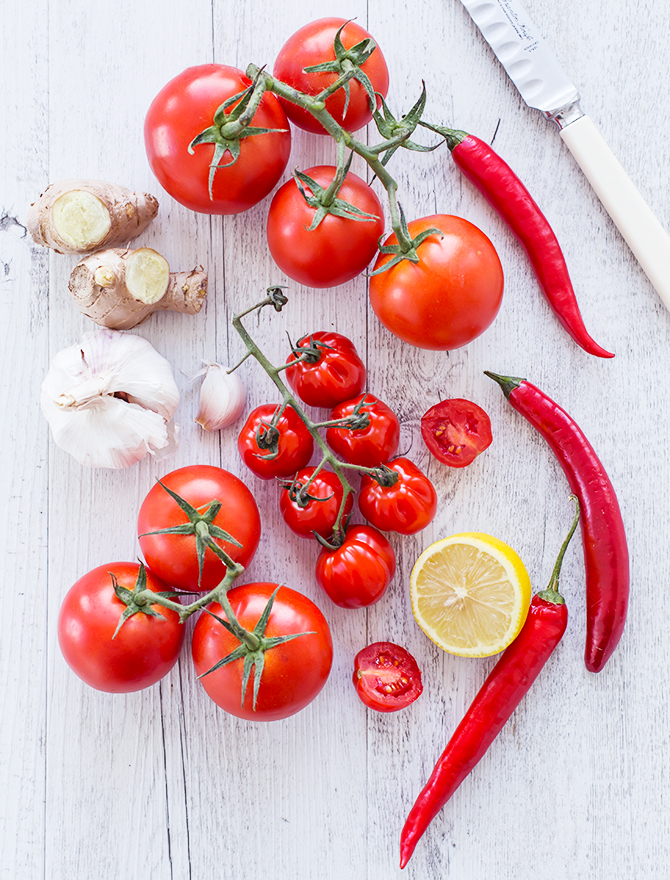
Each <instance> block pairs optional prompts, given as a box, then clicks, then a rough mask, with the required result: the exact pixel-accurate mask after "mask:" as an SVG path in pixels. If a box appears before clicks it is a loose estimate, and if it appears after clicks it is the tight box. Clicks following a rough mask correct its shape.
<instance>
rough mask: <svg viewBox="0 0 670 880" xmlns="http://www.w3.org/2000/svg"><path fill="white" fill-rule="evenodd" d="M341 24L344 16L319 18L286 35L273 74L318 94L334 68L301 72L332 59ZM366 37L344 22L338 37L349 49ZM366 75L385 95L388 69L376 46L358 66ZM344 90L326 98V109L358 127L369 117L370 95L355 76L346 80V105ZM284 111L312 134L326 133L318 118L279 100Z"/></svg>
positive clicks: (341, 122)
mask: <svg viewBox="0 0 670 880" xmlns="http://www.w3.org/2000/svg"><path fill="white" fill-rule="evenodd" d="M343 24H345V19H344V18H320V19H318V21H312V22H310V23H309V24H306V25H305V26H304V27H301V28H300V30H299V31H296V32H295V33H294V34H293V36H291V37H289V39H288V40H287V41H286V43H285V44H284V45H283V46H282V48H281V49H280V51H279V55H277V60H276V61H275V65H274V70H273V76H275V77H276V78H277V79H279V80H281V81H282V82H284V83H286V84H287V85H289V86H292V87H293V88H294V89H298V90H299V91H301V92H305V93H306V94H308V95H318V94H319V93H320V92H322V91H323V90H324V89H327V88H328V86H330V85H332V84H333V83H334V82H335V80H336V79H337V78H338V75H339V74H337V73H336V72H329V71H325V72H318V71H317V72H316V73H314V72H311V73H308V72H305V68H306V67H312V66H313V65H316V64H324V63H326V62H329V61H334V60H335V49H334V42H335V35H336V34H337V32H338V30H339V29H340V28H341V27H342V25H343ZM368 38H370V34H369V33H368V32H367V31H365V30H363V28H362V27H361V26H360V25H358V24H356V22H353V21H350V22H348V23H347V24H346V25H345V27H344V29H343V31H342V33H341V34H340V39H341V40H342V44H343V45H344V48H345V49H351V48H352V47H353V46H355V45H356V44H358V43H360V42H361V41H363V40H365V39H368ZM361 70H363V72H364V73H365V74H366V75H367V77H368V79H369V80H370V83H371V84H372V88H373V90H374V91H375V92H376V93H377V94H379V95H382V96H383V97H386V94H387V92H388V88H389V73H388V68H387V66H386V61H385V60H384V56H383V55H382V53H381V49H380V48H379V47H378V46H377V48H376V49H375V50H374V52H373V53H372V55H371V56H370V57H369V58H368V60H367V61H365V62H364V64H363V65H362V67H361ZM345 103H346V94H345V92H344V89H338V91H337V92H335V94H333V95H331V96H330V97H329V98H328V99H327V100H326V110H327V111H328V112H329V113H330V115H331V116H332V117H333V118H334V119H335V121H336V122H337V123H338V124H339V125H341V126H343V127H344V128H346V129H347V131H358V129H359V128H363V126H364V125H367V124H368V122H370V120H371V119H372V113H371V112H370V99H369V98H368V95H367V92H366V91H365V89H364V88H363V86H362V85H361V84H360V83H359V82H357V81H356V80H351V81H350V82H349V103H348V105H347V107H346V114H345ZM282 105H283V107H284V110H285V111H286V115H287V116H288V118H289V119H290V120H291V122H293V123H295V125H297V126H298V127H299V128H303V129H305V131H311V132H314V133H315V134H326V130H325V129H324V128H323V126H322V125H321V123H320V122H317V120H316V119H315V118H314V117H313V116H312V114H311V113H309V111H307V110H303V109H302V108H301V107H298V106H296V105H295V104H291V102H290V101H282Z"/></svg>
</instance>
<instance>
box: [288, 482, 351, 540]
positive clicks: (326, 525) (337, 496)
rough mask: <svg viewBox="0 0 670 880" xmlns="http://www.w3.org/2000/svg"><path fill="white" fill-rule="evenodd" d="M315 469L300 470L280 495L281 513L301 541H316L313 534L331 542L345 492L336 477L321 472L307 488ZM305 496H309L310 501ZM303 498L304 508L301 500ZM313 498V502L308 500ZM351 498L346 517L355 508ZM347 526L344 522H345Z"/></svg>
mask: <svg viewBox="0 0 670 880" xmlns="http://www.w3.org/2000/svg"><path fill="white" fill-rule="evenodd" d="M315 470H316V468H315V467H306V468H303V469H302V470H300V471H298V473H297V474H296V475H295V477H294V479H293V481H292V482H291V483H288V484H285V485H284V488H283V489H282V491H281V495H280V496H279V510H280V511H281V515H282V516H283V517H284V520H285V522H286V524H287V526H288V527H289V528H290V529H291V530H292V531H294V532H295V533H296V535H300V537H301V538H314V534H313V533H314V532H317V533H318V534H319V535H321V537H322V538H326V540H327V539H329V538H330V537H331V536H332V534H333V527H334V526H335V523H336V521H337V514H338V512H339V509H340V505H341V504H342V497H343V495H344V490H343V488H342V483H341V482H340V480H339V478H338V476H337V474H335V473H333V471H326V470H320V471H319V473H318V474H317V475H316V477H315V478H314V479H313V480H312V482H311V483H310V484H309V486H307V485H306V484H307V482H308V481H309V479H310V477H311V476H312V474H313V473H314V472H315ZM306 496H309V498H307V497H306ZM301 498H304V499H305V501H304V502H303V503H304V506H301V504H300V500H301ZM309 499H314V500H309ZM353 504H354V502H353V498H352V496H351V495H349V497H348V498H347V501H346V505H345V509H344V516H345V517H346V516H347V515H348V514H349V512H350V511H351V508H352V507H353ZM343 525H344V523H343Z"/></svg>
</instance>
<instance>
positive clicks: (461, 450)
mask: <svg viewBox="0 0 670 880" xmlns="http://www.w3.org/2000/svg"><path fill="white" fill-rule="evenodd" d="M421 436H422V437H423V439H424V442H425V444H426V446H427V447H428V449H430V451H431V452H432V454H433V455H434V456H435V458H437V459H438V461H442V462H444V464H446V465H449V467H455V468H461V467H465V466H466V465H468V464H470V463H471V462H473V461H474V460H475V458H477V456H478V455H479V453H480V452H483V451H484V450H485V449H488V447H489V446H490V445H491V441H492V439H493V435H492V434H491V419H490V418H489V417H488V415H487V413H486V412H485V411H484V410H483V409H482V408H481V406H477V404H476V403H472V401H470V400H463V399H462V398H453V399H452V400H442V401H440V403H436V404H435V406H431V408H430V409H429V410H428V411H427V412H425V413H424V414H423V416H422V417H421Z"/></svg>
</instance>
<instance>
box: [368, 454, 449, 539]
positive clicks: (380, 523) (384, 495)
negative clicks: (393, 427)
mask: <svg viewBox="0 0 670 880" xmlns="http://www.w3.org/2000/svg"><path fill="white" fill-rule="evenodd" d="M386 466H387V467H388V468H390V469H391V470H392V471H395V472H396V473H397V474H398V480H397V482H396V483H394V484H393V486H380V485H379V483H378V482H377V481H376V480H373V479H372V477H369V476H368V475H367V474H364V475H363V479H362V480H361V490H360V494H359V496H358V506H359V508H360V511H361V513H362V514H363V516H364V517H365V518H366V519H367V520H368V522H371V523H372V525H373V526H375V528H377V529H381V530H382V531H383V532H400V534H401V535H413V534H414V533H415V532H420V531H421V529H425V528H426V526H427V525H429V524H430V523H431V522H432V521H433V519H434V517H435V514H436V512H437V493H436V492H435V487H434V486H433V484H432V483H431V482H430V480H429V479H428V477H427V476H426V475H425V474H424V473H423V471H421V470H420V469H419V468H418V467H417V466H416V465H415V464H414V462H412V461H410V460H409V459H408V458H395V459H393V461H389V462H386Z"/></svg>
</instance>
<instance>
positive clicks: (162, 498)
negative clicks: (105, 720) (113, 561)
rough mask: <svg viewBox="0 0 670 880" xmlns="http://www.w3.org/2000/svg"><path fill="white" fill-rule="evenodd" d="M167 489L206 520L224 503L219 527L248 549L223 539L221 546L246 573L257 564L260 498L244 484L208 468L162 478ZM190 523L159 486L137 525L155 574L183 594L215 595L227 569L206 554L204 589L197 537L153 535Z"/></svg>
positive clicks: (144, 504)
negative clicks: (210, 510) (216, 504)
mask: <svg viewBox="0 0 670 880" xmlns="http://www.w3.org/2000/svg"><path fill="white" fill-rule="evenodd" d="M161 483H164V484H165V485H166V486H167V487H168V488H170V489H172V491H173V492H176V493H177V495H179V496H180V497H181V498H183V499H185V500H186V501H187V502H188V503H189V504H191V505H192V506H193V507H195V508H198V511H199V513H200V514H204V513H205V511H206V509H207V507H208V506H209V505H210V504H211V503H212V502H213V501H220V502H221V504H222V507H221V510H220V511H219V512H218V514H217V515H216V517H215V518H214V520H213V525H215V526H218V527H219V528H221V529H223V530H224V531H225V532H228V534H229V535H232V537H233V538H235V539H236V540H237V541H239V543H240V544H241V545H242V547H241V548H240V547H236V546H235V545H234V544H231V543H230V542H228V541H223V540H221V539H218V538H217V539H215V542H216V543H217V544H218V545H219V546H220V547H222V548H223V550H225V552H226V553H227V554H228V555H229V556H230V557H231V559H233V560H234V561H235V562H239V564H240V565H244V566H245V567H246V566H247V565H248V564H249V563H250V562H251V560H252V559H253V556H254V554H255V552H256V548H257V547H258V542H259V540H260V536H261V518H260V514H259V512H258V506H257V505H256V502H255V501H254V497H253V495H252V494H251V492H250V491H249V489H247V487H246V486H245V485H244V483H243V482H242V480H239V479H238V478H237V477H236V476H235V475H234V474H231V473H229V472H228V471H224V470H223V469H222V468H219V467H213V466H211V465H205V464H203V465H191V466H189V467H184V468H180V469H179V470H176V471H172V473H169V474H167V476H165V477H162V478H161ZM188 521H189V519H188V516H187V515H186V513H184V511H183V510H182V509H181V508H180V507H179V505H178V504H177V502H176V501H174V500H173V498H172V497H171V496H170V495H168V493H167V492H166V491H165V489H164V488H163V487H162V486H161V485H160V484H159V483H156V485H155V486H154V487H153V489H151V491H150V492H149V494H148V495H147V496H146V498H145V499H144V501H143V502H142V506H141V507H140V514H139V519H138V524H137V527H138V533H139V534H140V535H143V536H144V537H140V547H141V548H142V553H143V554H144V559H145V560H146V563H147V565H148V566H149V568H151V570H152V571H154V572H155V573H156V574H157V575H158V576H159V577H161V578H162V579H163V580H164V581H166V582H167V583H169V584H172V586H174V587H177V588H178V589H180V590H188V591H190V592H199V591H209V590H213V589H214V587H215V586H217V584H218V583H219V582H220V581H221V579H222V578H223V577H224V575H225V573H226V566H225V565H224V563H223V562H222V561H221V560H220V559H219V558H218V556H216V555H215V554H214V553H212V551H211V550H209V549H207V550H206V551H205V558H204V566H203V570H202V580H201V583H200V585H199V584H198V557H197V554H196V539H195V537H194V536H193V535H149V534H147V532H155V531H157V530H159V529H165V528H173V527H174V526H181V525H183V524H184V523H188Z"/></svg>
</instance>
